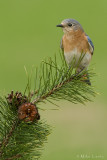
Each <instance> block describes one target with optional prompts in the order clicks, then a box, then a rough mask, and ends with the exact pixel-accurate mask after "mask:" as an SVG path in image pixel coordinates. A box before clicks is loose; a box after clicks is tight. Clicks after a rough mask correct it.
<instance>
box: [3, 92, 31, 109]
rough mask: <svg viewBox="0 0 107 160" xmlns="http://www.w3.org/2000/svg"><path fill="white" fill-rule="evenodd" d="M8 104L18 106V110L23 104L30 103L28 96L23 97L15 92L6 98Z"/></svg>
mask: <svg viewBox="0 0 107 160" xmlns="http://www.w3.org/2000/svg"><path fill="white" fill-rule="evenodd" d="M6 99H7V102H8V103H9V104H11V105H13V106H16V107H17V108H18V107H19V106H20V105H21V104H23V103H26V102H28V99H27V97H26V96H23V95H22V93H21V92H18V91H17V92H16V93H15V94H14V93H13V91H11V93H10V94H8V97H6Z"/></svg>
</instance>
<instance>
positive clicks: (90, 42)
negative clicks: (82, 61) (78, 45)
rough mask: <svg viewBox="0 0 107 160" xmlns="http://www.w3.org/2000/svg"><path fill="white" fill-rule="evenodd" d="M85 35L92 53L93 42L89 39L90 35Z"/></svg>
mask: <svg viewBox="0 0 107 160" xmlns="http://www.w3.org/2000/svg"><path fill="white" fill-rule="evenodd" d="M86 37H87V40H88V43H89V45H90V46H91V47H92V49H93V51H92V54H93V52H94V45H93V42H92V41H91V39H90V37H89V36H88V35H86Z"/></svg>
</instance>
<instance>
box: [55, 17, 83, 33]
mask: <svg viewBox="0 0 107 160" xmlns="http://www.w3.org/2000/svg"><path fill="white" fill-rule="evenodd" d="M56 27H61V28H62V29H63V32H64V33H68V32H71V31H77V30H81V31H84V30H83V28H82V26H81V24H80V23H79V22H78V21H76V20H74V19H65V20H63V21H62V22H61V24H58V25H57V26H56Z"/></svg>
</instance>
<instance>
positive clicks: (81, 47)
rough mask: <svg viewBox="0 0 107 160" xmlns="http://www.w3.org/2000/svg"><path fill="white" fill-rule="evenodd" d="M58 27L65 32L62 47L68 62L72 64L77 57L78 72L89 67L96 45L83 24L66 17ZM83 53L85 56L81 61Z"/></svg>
mask: <svg viewBox="0 0 107 160" xmlns="http://www.w3.org/2000/svg"><path fill="white" fill-rule="evenodd" d="M56 27H61V28H62V30H63V32H64V35H63V37H62V39H61V43H60V48H61V49H62V51H63V52H64V57H65V60H66V62H67V64H68V65H69V66H70V64H71V62H72V61H73V59H74V58H75V66H74V67H75V68H76V67H77V72H81V71H82V70H83V69H84V68H86V69H88V66H89V64H90V61H91V59H92V56H93V52H94V45H93V42H92V41H91V39H90V37H89V36H88V35H87V34H86V33H85V31H84V29H83V27H82V26H81V24H80V23H79V22H78V21H76V20H75V19H65V20H63V21H62V22H61V24H58V25H56ZM81 54H83V58H82V59H81V61H80V62H79V59H80V57H81ZM78 62H79V63H78Z"/></svg>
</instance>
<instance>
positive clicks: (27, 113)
mask: <svg viewBox="0 0 107 160" xmlns="http://www.w3.org/2000/svg"><path fill="white" fill-rule="evenodd" d="M18 118H19V119H20V120H24V121H25V122H29V121H32V122H33V121H34V120H39V119H40V115H39V113H38V109H37V107H36V105H34V104H32V103H24V104H22V105H21V106H19V109H18Z"/></svg>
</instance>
